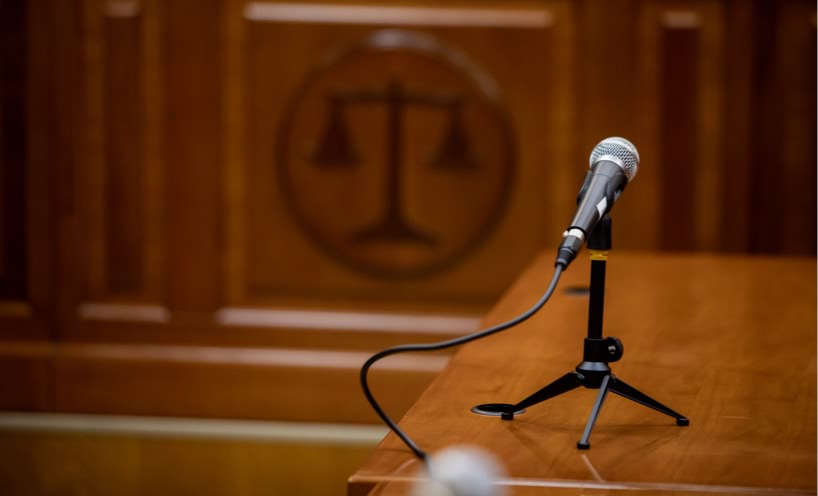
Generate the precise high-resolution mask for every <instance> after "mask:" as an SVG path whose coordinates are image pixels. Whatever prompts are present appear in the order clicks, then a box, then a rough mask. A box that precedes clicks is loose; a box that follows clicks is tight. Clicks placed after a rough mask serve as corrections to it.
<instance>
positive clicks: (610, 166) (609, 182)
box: [568, 160, 628, 237]
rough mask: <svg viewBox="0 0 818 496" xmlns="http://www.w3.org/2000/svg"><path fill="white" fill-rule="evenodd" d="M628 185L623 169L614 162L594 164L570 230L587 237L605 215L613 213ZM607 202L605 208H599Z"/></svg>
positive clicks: (603, 161)
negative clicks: (577, 230) (617, 201)
mask: <svg viewBox="0 0 818 496" xmlns="http://www.w3.org/2000/svg"><path fill="white" fill-rule="evenodd" d="M627 184H628V178H627V177H626V176H625V174H624V173H623V172H622V168H621V167H620V166H619V165H617V164H616V163H614V162H609V161H607V160H602V161H599V162H597V163H596V164H594V168H593V171H592V172H591V177H590V178H586V179H585V184H584V185H583V187H582V190H581V191H580V197H579V206H578V207H577V213H576V215H575V216H574V219H573V220H572V221H571V225H569V226H568V229H574V228H575V229H580V230H582V232H583V233H585V236H586V237H587V236H588V235H589V234H591V231H593V229H594V226H596V223H597V222H599V219H601V218H602V216H603V215H605V214H607V213H608V212H610V211H611V207H613V204H614V202H615V201H616V199H617V198H618V197H619V195H620V194H621V193H622V191H623V190H624V189H625V186H627ZM603 199H604V200H605V208H604V210H602V211H600V210H599V209H598V208H597V206H598V205H599V204H600V202H602V200H603Z"/></svg>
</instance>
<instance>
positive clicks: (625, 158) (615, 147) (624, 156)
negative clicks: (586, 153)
mask: <svg viewBox="0 0 818 496" xmlns="http://www.w3.org/2000/svg"><path fill="white" fill-rule="evenodd" d="M606 155H607V156H608V157H609V158H610V157H613V158H615V159H616V160H614V161H615V162H618V163H619V164H620V165H621V166H622V169H623V170H624V172H625V176H626V177H627V178H628V182H631V181H633V178H634V177H636V173H637V172H638V171H639V152H638V151H637V150H636V147H635V146H633V143H631V142H630V141H628V140H626V139H625V138H618V137H612V138H605V139H604V140H602V141H600V142H599V143H598V144H597V145H596V146H595V147H594V151H592V152H591V158H590V159H589V164H588V165H589V166H591V167H593V165H594V164H595V163H597V162H598V161H599V160H600V159H602V158H603V157H605V156H606Z"/></svg>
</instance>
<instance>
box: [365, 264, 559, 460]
mask: <svg viewBox="0 0 818 496" xmlns="http://www.w3.org/2000/svg"><path fill="white" fill-rule="evenodd" d="M564 270H565V267H564V266H563V265H562V264H557V265H556V266H555V268H554V275H553V276H552V278H551V283H550V284H549V285H548V288H547V289H546V290H545V293H543V295H542V297H541V298H540V299H539V301H537V303H535V304H534V306H533V307H531V308H529V309H528V310H527V311H526V312H525V313H522V314H520V315H518V316H517V317H514V318H513V319H511V320H509V321H507V322H503V323H502V324H498V325H496V326H493V327H489V328H488V329H484V330H481V331H476V332H473V333H471V334H467V335H465V336H460V337H458V338H454V339H449V340H447V341H439V342H437V343H428V344H406V345H401V346H394V347H392V348H387V349H385V350H383V351H380V352H378V353H376V354H374V355H372V356H371V357H369V359H368V360H367V361H366V362H365V363H364V365H363V366H362V367H361V389H363V391H364V395H365V396H366V399H367V400H369V404H370V405H372V409H373V410H375V413H377V414H378V416H379V417H380V418H381V420H383V421H384V423H385V424H386V425H387V426H388V427H389V428H390V429H391V430H392V432H394V433H395V434H396V435H397V436H398V437H399V438H400V439H401V440H402V441H403V442H404V443H405V444H406V446H408V447H409V449H411V450H412V452H413V453H414V454H415V455H416V456H417V457H418V458H420V459H421V460H423V461H424V462H428V455H427V454H426V452H425V451H423V450H422V449H420V448H419V447H418V446H417V444H415V442H414V441H412V439H411V438H410V437H409V436H408V435H407V434H406V433H405V432H404V431H403V430H402V429H401V428H400V427H398V425H397V424H396V423H395V422H394V421H393V420H392V419H391V418H390V417H389V415H387V414H386V412H384V411H383V409H382V408H381V406H380V405H379V404H378V402H377V401H376V400H375V397H374V396H373V395H372V391H370V390H369V383H368V382H367V374H368V373H369V369H370V368H371V367H372V365H374V364H375V363H376V362H377V361H379V360H381V359H382V358H386V357H388V356H391V355H396V354H398V353H410V352H416V351H437V350H443V349H446V348H451V347H453V346H459V345H461V344H466V343H469V342H471V341H476V340H478V339H482V338H485V337H487V336H490V335H492V334H495V333H498V332H500V331H504V330H506V329H508V328H510V327H514V326H516V325H517V324H520V323H522V322H524V321H526V320H528V319H529V318H530V317H531V316H532V315H534V314H535V313H537V312H538V311H539V310H540V309H541V308H542V307H543V305H545V303H546V302H547V301H548V300H549V299H550V298H551V295H552V294H553V293H554V289H556V287H557V283H558V282H559V280H560V275H562V272H563V271H564Z"/></svg>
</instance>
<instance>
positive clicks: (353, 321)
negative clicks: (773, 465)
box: [216, 308, 480, 335]
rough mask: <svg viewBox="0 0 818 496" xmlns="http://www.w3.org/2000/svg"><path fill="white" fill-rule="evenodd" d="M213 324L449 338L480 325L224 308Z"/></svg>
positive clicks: (432, 318) (472, 319)
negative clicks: (437, 335)
mask: <svg viewBox="0 0 818 496" xmlns="http://www.w3.org/2000/svg"><path fill="white" fill-rule="evenodd" d="M216 320H217V321H218V322H219V323H221V324H224V325H234V326H257V327H285V328H289V329H330V330H337V331H349V330H356V331H381V332H415V333H433V334H451V335H460V334H464V333H467V332H472V331H475V330H477V327H478V326H479V325H480V318H479V317H477V316H465V315H464V316H459V315H413V314H398V313H374V312H336V311H319V310H295V309H291V310H284V309H252V308H225V309H223V310H220V311H219V312H218V313H217V316H216Z"/></svg>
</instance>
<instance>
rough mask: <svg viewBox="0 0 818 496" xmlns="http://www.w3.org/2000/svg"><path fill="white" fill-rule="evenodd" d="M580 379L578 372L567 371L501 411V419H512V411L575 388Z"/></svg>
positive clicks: (579, 383)
mask: <svg viewBox="0 0 818 496" xmlns="http://www.w3.org/2000/svg"><path fill="white" fill-rule="evenodd" d="M582 380H583V378H582V376H581V375H580V374H578V373H576V372H568V373H567V374H565V375H564V376H562V377H560V378H559V379H557V380H555V381H554V382H552V383H551V384H549V385H547V386H545V387H544V388H542V389H540V390H539V391H537V392H536V393H534V394H532V395H531V396H529V397H528V398H526V399H524V400H522V401H520V402H519V403H517V404H516V405H513V406H510V407H509V408H508V410H507V411H505V412H503V413H502V415H500V417H501V418H502V419H503V420H513V419H514V412H516V411H518V410H522V409H523V408H528V407H529V406H532V405H536V404H537V403H542V402H543V401H545V400H547V399H549V398H553V397H554V396H559V395H561V394H562V393H567V392H568V391H570V390H572V389H576V388H578V387H579V386H580V385H581V384H582Z"/></svg>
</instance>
